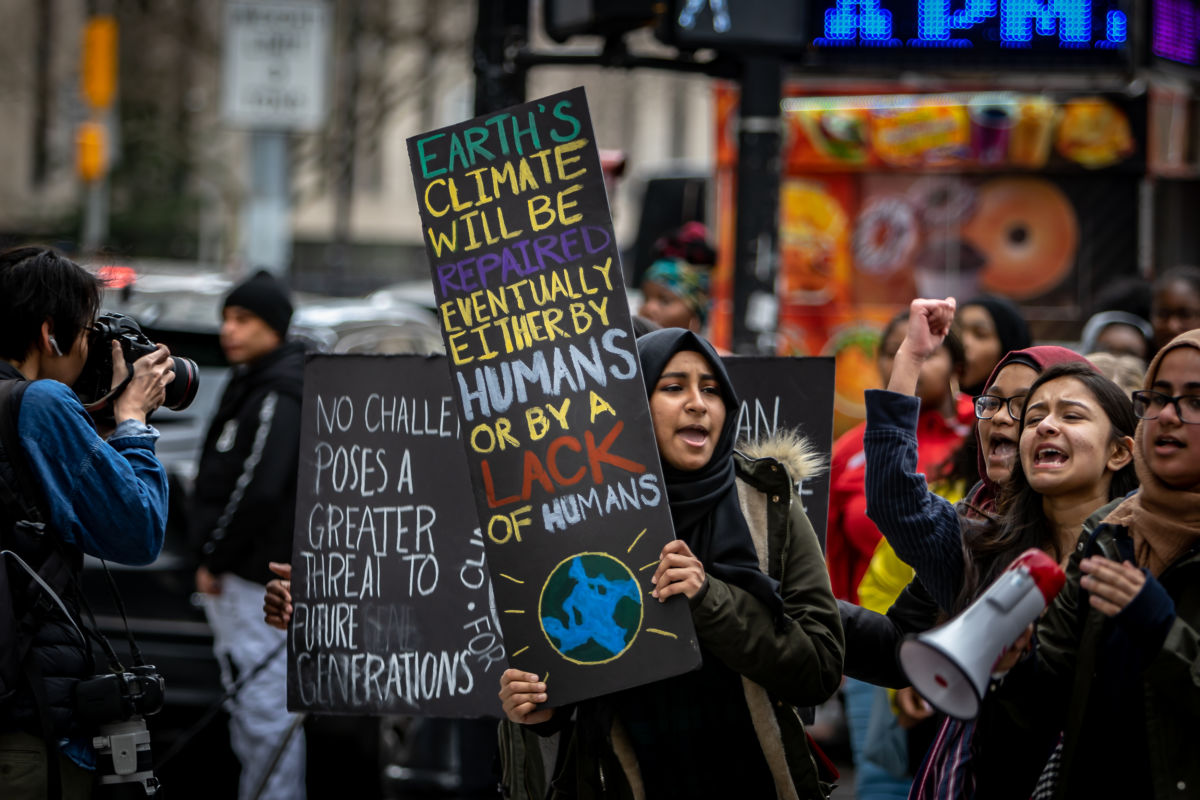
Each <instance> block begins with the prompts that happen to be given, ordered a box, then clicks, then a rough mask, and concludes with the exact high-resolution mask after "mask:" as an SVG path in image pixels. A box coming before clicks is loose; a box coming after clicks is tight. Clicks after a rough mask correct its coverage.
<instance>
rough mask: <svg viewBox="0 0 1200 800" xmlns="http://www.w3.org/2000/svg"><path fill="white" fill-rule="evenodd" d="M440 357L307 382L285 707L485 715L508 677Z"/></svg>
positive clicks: (385, 360)
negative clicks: (503, 675)
mask: <svg viewBox="0 0 1200 800" xmlns="http://www.w3.org/2000/svg"><path fill="white" fill-rule="evenodd" d="M449 378H450V376H449V373H448V372H447V370H446V361H445V359H444V358H442V357H426V356H313V357H311V358H310V359H309V360H308V363H307V365H306V367H305V372H304V401H303V409H302V427H301V432H300V469H299V478H298V481H299V482H298V486H297V491H296V534H295V538H294V543H293V554H292V597H293V603H292V605H293V609H294V611H293V614H292V623H291V626H290V628H289V630H288V708H289V709H290V710H292V711H319V712H324V713H346V714H405V715H413V716H440V717H456V716H483V715H498V714H499V713H500V705H499V701H498V700H497V696H496V692H497V687H498V686H499V681H500V673H501V672H502V671H503V670H504V668H505V667H506V665H507V664H506V661H507V659H506V654H505V651H504V644H503V641H502V640H501V637H500V626H499V622H498V620H497V619H496V614H495V611H494V610H493V607H492V603H491V580H490V578H489V575H488V572H487V565H486V558H485V555H484V554H485V550H484V547H483V537H482V533H481V532H480V530H479V523H478V518H477V516H476V514H475V508H474V507H473V505H472V504H471V503H470V502H466V501H465V496H464V493H465V492H468V491H469V488H467V487H468V486H469V480H470V479H469V476H468V473H467V462H466V458H465V456H464V454H463V450H462V445H461V443H460V441H459V439H460V437H461V433H462V432H461V429H460V428H459V418H458V410H457V409H456V408H455V406H454V399H453V398H452V397H451V396H450V380H449Z"/></svg>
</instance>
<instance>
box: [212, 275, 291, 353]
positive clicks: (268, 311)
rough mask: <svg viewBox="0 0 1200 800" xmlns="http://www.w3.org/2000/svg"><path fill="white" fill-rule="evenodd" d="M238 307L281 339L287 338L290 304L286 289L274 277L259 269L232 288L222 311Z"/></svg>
mask: <svg viewBox="0 0 1200 800" xmlns="http://www.w3.org/2000/svg"><path fill="white" fill-rule="evenodd" d="M230 306H239V307H241V308H244V309H246V310H247V311H250V312H251V313H253V314H256V315H257V316H259V317H261V318H262V321H263V322H265V323H267V324H268V325H270V326H271V327H272V328H273V329H275V331H276V332H278V333H279V335H280V336H281V337H283V336H287V329H288V324H289V323H290V322H291V321H292V303H291V301H290V300H288V296H287V289H286V288H284V287H283V285H282V284H280V283H279V281H278V280H276V278H275V276H274V275H272V274H271V273H269V272H267V271H266V270H265V269H260V270H259V271H258V272H256V273H254V274H253V275H251V276H250V277H249V278H247V279H246V280H244V281H243V282H242V283H240V284H238V285H237V286H235V287H234V288H233V291H231V292H230V293H229V294H228V295H227V296H226V297H225V305H224V306H222V309H225V308H229V307H230Z"/></svg>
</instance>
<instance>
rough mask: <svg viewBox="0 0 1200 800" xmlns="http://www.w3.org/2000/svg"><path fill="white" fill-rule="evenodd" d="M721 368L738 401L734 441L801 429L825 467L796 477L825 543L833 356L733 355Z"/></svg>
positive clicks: (830, 449)
mask: <svg viewBox="0 0 1200 800" xmlns="http://www.w3.org/2000/svg"><path fill="white" fill-rule="evenodd" d="M725 369H726V370H728V372H729V379H730V380H731V381H733V388H734V390H736V391H737V394H738V399H739V400H740V401H741V407H740V408H739V409H738V417H737V441H739V442H755V441H758V442H761V441H763V440H765V439H768V438H770V437H772V436H775V435H777V434H779V433H780V432H783V431H789V430H794V431H797V432H799V433H800V434H801V435H802V436H803V437H804V438H805V439H806V440H807V442H808V445H809V447H810V448H811V451H812V452H813V453H815V454H817V455H819V456H820V457H821V458H822V459H823V461H824V462H825V466H826V469H822V470H821V471H820V473H819V474H817V475H814V476H811V477H808V478H805V479H804V480H802V481H800V486H799V492H800V500H801V502H803V503H804V513H805V514H807V515H808V519H809V521H810V522H811V523H812V526H813V530H814V531H816V532H817V537H818V538H819V539H820V540H821V544H822V546H824V544H825V527H826V524H827V522H828V520H829V470H828V468H827V467H828V462H829V453H830V452H832V450H833V376H834V371H833V358H831V357H803V358H801V357H785V358H777V357H775V356H732V357H729V358H726V359H725Z"/></svg>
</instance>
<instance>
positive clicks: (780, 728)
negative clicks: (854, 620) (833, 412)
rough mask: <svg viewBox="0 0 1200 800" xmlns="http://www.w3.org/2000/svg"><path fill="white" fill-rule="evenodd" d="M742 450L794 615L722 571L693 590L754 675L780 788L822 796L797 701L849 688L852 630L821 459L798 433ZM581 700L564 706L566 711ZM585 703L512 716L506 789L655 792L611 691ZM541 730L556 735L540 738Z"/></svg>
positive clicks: (752, 521) (710, 641) (506, 727)
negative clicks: (845, 622)
mask: <svg viewBox="0 0 1200 800" xmlns="http://www.w3.org/2000/svg"><path fill="white" fill-rule="evenodd" d="M734 458H735V462H736V468H737V478H738V480H737V491H738V499H739V501H740V503H741V507H742V512H743V514H744V515H745V517H746V521H747V523H748V527H749V528H750V532H751V536H752V538H753V539H754V545H755V550H756V551H757V553H758V556H759V567H760V568H761V569H762V570H763V572H765V573H767V574H768V575H770V576H771V577H773V578H775V579H776V580H778V581H779V584H780V586H779V591H780V595H781V597H782V598H783V603H784V617H783V618H782V619H780V620H778V621H776V620H774V619H772V618H771V614H770V612H769V610H768V609H767V608H766V607H765V606H763V605H762V603H760V602H759V601H758V600H756V599H755V598H753V597H751V596H750V595H749V594H748V593H747V592H745V591H742V590H741V589H738V588H737V587H733V586H730V585H729V584H726V583H724V582H723V581H721V580H719V579H717V578H714V577H713V576H711V575H710V576H708V580H707V582H706V584H705V588H704V589H702V590H701V592H700V593H698V594H697V595H696V596H695V597H694V598H692V599H691V600H690V604H691V610H692V619H693V622H694V623H695V627H696V634H697V636H698V638H699V641H700V643H701V644H702V645H703V646H704V648H705V649H706V650H707V651H708V652H709V653H710V654H712V655H714V656H716V657H717V658H719V659H721V660H722V661H723V662H724V663H725V664H726V666H728V667H730V668H731V669H733V670H734V671H735V672H738V673H739V674H741V675H742V682H743V688H744V691H745V696H746V705H747V707H748V709H749V711H750V717H751V720H752V722H753V725H754V729H755V732H756V733H757V735H758V739H759V743H760V745H761V746H762V749H763V755H764V756H765V758H766V761H767V765H768V767H769V768H770V770H771V774H772V776H773V778H774V780H775V784H776V790H777V796H778V797H779V798H781V799H786V800H820V799H821V798H826V797H828V796H829V792H830V791H831V790H832V786H831V784H830V783H829V782H828V781H827V780H826V778H827V777H828V776H824V775H822V774H821V773H820V772H819V770H818V766H817V764H818V760H817V759H816V758H814V755H813V753H812V751H811V749H810V748H809V745H808V737H807V734H806V733H805V730H804V724H803V722H802V721H801V719H800V714H799V711H798V710H797V709H798V708H799V707H806V706H815V705H818V704H820V703H822V702H824V701H825V700H826V699H828V698H829V697H830V696H832V695H833V693H834V692H835V691H837V688H838V685H839V683H840V682H841V677H842V659H843V655H844V650H845V641H844V638H843V634H842V626H841V619H840V616H839V613H838V607H837V602H836V601H835V599H834V597H833V592H832V590H831V589H830V585H829V574H828V572H827V570H826V567H825V558H824V555H823V553H822V551H821V546H820V542H819V541H818V539H817V536H816V534H815V533H814V532H813V528H812V524H811V523H810V522H809V521H808V517H807V516H806V515H805V514H804V510H803V506H802V504H801V500H800V496H799V494H798V493H797V492H796V490H795V482H798V481H800V480H802V479H803V478H806V477H812V476H814V475H815V474H816V470H817V469H820V468H821V461H820V459H819V458H818V457H816V456H815V455H814V454H813V453H812V451H811V449H810V448H809V446H808V445H807V443H806V442H805V440H804V439H802V438H801V437H799V436H797V435H789V434H777V435H776V436H774V437H772V438H771V439H769V440H767V441H765V442H763V443H761V444H757V445H753V446H744V447H743V448H742V449H741V450H740V451H739V452H737V453H736V454H735V456H734ZM571 710H572V709H559V710H558V711H559V712H560V713H558V714H556V716H557V717H560V718H561V717H565V716H568V714H567V713H565V712H569V711H571ZM573 711H574V714H573V715H572V716H573V718H572V719H571V721H570V722H569V723H568V722H567V721H566V720H564V719H559V720H557V721H556V720H553V719H552V720H551V722H550V723H546V724H545V725H544V726H537V730H531V729H530V728H529V727H527V726H521V725H515V724H513V723H510V722H507V721H504V722H501V726H500V727H501V730H500V750H501V762H502V769H503V773H504V774H503V786H504V790H505V793H506V796H509V797H520V798H543V797H547V798H567V797H573V798H629V799H630V800H640V799H641V798H644V796H645V795H644V792H643V790H642V785H641V778H640V772H639V769H638V765H637V760H636V758H635V756H634V753H633V748H632V746H631V745H630V743H629V741H628V739H627V737H626V735H625V733H624V729H623V727H622V725H621V721H620V720H619V719H614V718H613V715H612V712H611V710H610V709H609V708H608V705H607V704H606V703H605V702H604V698H598V699H597V700H594V701H587V702H584V703H580V704H578V705H577V706H575V708H574V709H573ZM597 728H599V731H598V735H597V731H596V729H597ZM585 729H591V734H592V735H587V734H585V732H584V731H585ZM535 733H537V734H547V733H554V734H555V736H554V738H547V737H542V738H540V740H539V736H538V735H535ZM555 739H557V740H558V741H555ZM730 768H731V769H736V768H737V765H734V764H731V765H730Z"/></svg>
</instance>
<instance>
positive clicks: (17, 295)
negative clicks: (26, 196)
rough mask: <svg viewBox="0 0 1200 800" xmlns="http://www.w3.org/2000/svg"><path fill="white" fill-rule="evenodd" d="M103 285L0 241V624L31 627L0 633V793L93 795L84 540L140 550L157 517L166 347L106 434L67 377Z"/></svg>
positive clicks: (147, 553)
mask: <svg viewBox="0 0 1200 800" xmlns="http://www.w3.org/2000/svg"><path fill="white" fill-rule="evenodd" d="M100 288H101V284H100V281H99V280H98V279H97V278H96V277H95V276H94V275H92V274H91V273H90V272H88V271H86V270H84V269H83V268H82V267H80V266H79V265H78V264H75V263H73V262H72V261H70V260H68V259H66V258H64V257H63V256H61V255H59V254H58V253H56V252H54V251H53V250H49V249H45V248H40V247H22V248H18V249H16V250H10V251H8V252H6V253H3V254H0V397H4V398H5V401H4V402H2V403H0V406H2V407H3V409H4V415H3V418H0V433H3V434H4V435H3V438H2V439H0V442H2V443H3V444H2V445H0V483H3V484H5V485H7V486H9V487H19V490H20V500H16V501H14V502H13V503H10V502H7V501H5V502H3V503H2V504H0V538H2V541H3V551H4V555H3V561H4V565H3V567H4V573H3V576H4V577H6V578H7V581H5V582H0V589H3V590H4V591H3V592H2V593H0V612H2V614H3V617H0V632H12V633H15V632H16V630H17V626H18V625H29V626H31V628H32V633H31V634H29V635H20V636H14V638H13V639H12V640H9V641H3V642H0V679H2V680H3V682H4V683H5V685H4V686H3V687H2V688H3V689H4V691H3V692H2V693H0V797H4V798H10V799H11V798H44V797H48V796H50V795H51V790H52V788H53V787H61V796H62V797H64V798H74V797H87V796H89V795H90V793H91V786H92V782H93V775H94V772H93V770H94V769H95V759H96V754H95V751H94V750H93V749H92V745H91V741H92V738H91V737H92V734H93V733H95V731H93V730H89V729H87V727H86V726H85V725H84V724H83V722H82V721H81V720H80V719H79V718H78V715H77V713H76V711H75V704H74V691H75V685H76V684H77V683H78V682H79V681H80V680H81V679H85V678H89V677H91V676H93V675H95V674H96V672H97V669H96V664H94V663H93V659H92V653H91V648H90V646H89V644H88V642H87V641H86V639H85V638H84V635H83V633H82V630H83V629H84V625H83V623H82V621H81V620H80V616H79V606H80V603H79V601H80V598H79V596H78V589H77V587H78V585H79V575H80V572H81V570H82V568H83V554H84V553H87V554H89V555H92V556H96V557H98V558H104V559H109V560H111V561H117V562H119V563H122V564H132V565H141V564H149V563H150V562H152V561H154V559H155V558H157V557H158V553H159V550H161V549H162V543H163V534H164V532H165V530H166V521H167V478H166V473H165V471H164V470H163V467H162V464H160V463H159V461H158V459H157V458H156V457H155V455H154V443H155V440H156V439H157V438H158V431H156V430H155V429H154V428H152V427H150V426H149V425H147V424H146V417H147V415H149V414H150V412H152V411H154V410H155V409H156V408H158V407H159V406H160V405H161V404H162V402H163V400H164V398H165V387H166V385H167V384H168V383H170V382H171V381H172V380H173V379H174V377H175V373H174V371H173V370H172V362H171V359H170V357H169V356H170V354H169V353H168V352H167V348H165V347H163V346H161V345H160V346H159V348H158V349H157V350H155V351H154V352H153V353H150V354H148V355H145V356H143V357H142V358H140V359H138V360H137V361H135V362H134V364H133V375H132V378H131V379H130V381H129V384H128V385H127V386H126V387H125V389H124V390H123V391H121V392H120V394H118V395H117V396H116V398H115V400H114V401H113V413H114V420H115V423H116V427H115V430H113V431H111V432H110V435H109V436H108V438H107V439H104V438H101V436H100V434H99V433H98V432H97V430H96V424H95V422H94V421H93V420H92V418H91V417H90V416H89V415H88V412H87V411H86V410H85V409H84V407H83V405H82V404H81V403H80V401H79V398H77V397H76V396H75V393H74V392H72V391H71V388H70V387H71V385H72V384H73V383H74V382H75V381H76V379H78V377H79V375H80V373H81V371H82V370H83V366H84V363H85V362H86V361H87V356H88V345H89V343H88V336H89V333H90V332H91V328H92V325H93V323H94V322H95V318H96V312H97V310H98V309H99V307H100ZM111 347H112V355H113V359H112V360H113V386H118V385H119V384H120V382H123V381H124V380H125V378H126V376H127V375H128V368H127V366H126V363H125V359H124V357H123V356H122V354H121V349H120V344H119V343H117V342H115V341H114V342H112V343H111ZM13 401H15V402H13ZM14 432H15V434H16V435H15V441H14V438H12V437H10V434H11V433H14ZM31 484H32V486H31ZM26 487H29V488H26ZM22 505H24V506H25V507H24V508H20V506H22ZM27 511H32V512H33V515H34V516H40V518H41V520H42V521H43V522H44V528H42V529H41V531H40V532H35V531H37V528H36V526H31V525H30V524H28V523H27V522H25V520H28V519H29V516H27V515H26V514H25V513H24V512H27ZM18 559H19V561H18ZM22 564H24V565H28V567H29V568H30V569H32V570H34V571H39V570H41V571H42V572H43V574H45V575H46V576H47V578H46V580H47V583H46V585H47V587H51V588H54V592H55V594H57V595H58V601H55V600H54V599H52V598H51V597H50V596H49V594H50V593H49V592H48V591H46V590H45V589H41V588H40V587H39V588H38V589H36V590H35V589H32V588H31V587H33V586H34V585H35V584H34V583H33V582H32V581H33V579H32V578H31V577H29V576H28V575H27V573H26V570H25V567H24V566H22ZM46 567H52V568H54V569H46ZM51 573H53V574H51ZM30 601H31V602H30ZM30 606H32V610H31V609H30ZM10 625H11V627H10ZM18 655H19V657H16V656H18ZM13 662H16V663H15V664H14V663H13ZM9 666H12V667H15V669H12V670H7V669H4V667H9ZM10 678H11V679H12V681H13V682H12V684H11V685H9V684H8V680H9V679H10ZM47 743H49V747H47Z"/></svg>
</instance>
